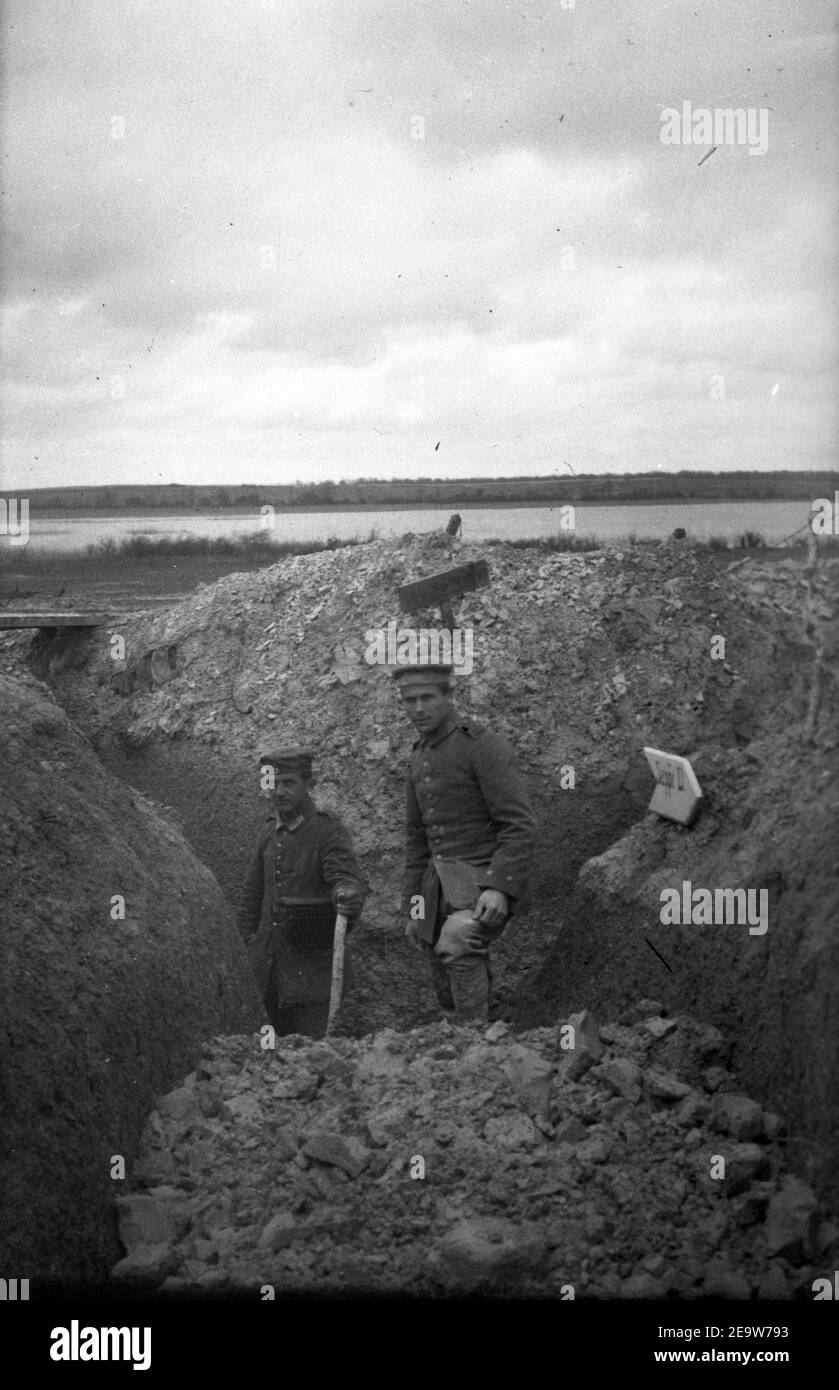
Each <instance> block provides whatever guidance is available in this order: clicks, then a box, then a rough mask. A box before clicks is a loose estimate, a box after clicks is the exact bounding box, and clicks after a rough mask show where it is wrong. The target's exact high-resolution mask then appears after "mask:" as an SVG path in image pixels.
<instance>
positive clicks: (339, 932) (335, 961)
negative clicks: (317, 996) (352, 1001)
mask: <svg viewBox="0 0 839 1390" xmlns="http://www.w3.org/2000/svg"><path fill="white" fill-rule="evenodd" d="M346 939H347V919H346V917H345V916H344V914H343V912H339V913H338V916H337V917H336V918H335V936H334V939H333V944H332V988H331V990H330V992H329V1017H328V1018H327V1021H326V1032H327V1035H328V1034H329V1033H331V1032H332V1029H333V1026H334V1024H335V1020H336V1018H337V1017H338V1010H339V1009H340V1007H341V995H342V994H343V991H344V945H345V942H346Z"/></svg>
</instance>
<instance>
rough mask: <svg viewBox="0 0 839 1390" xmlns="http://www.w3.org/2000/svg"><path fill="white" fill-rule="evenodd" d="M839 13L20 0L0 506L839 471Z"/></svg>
mask: <svg viewBox="0 0 839 1390" xmlns="http://www.w3.org/2000/svg"><path fill="white" fill-rule="evenodd" d="M827 15H828V10H827V7H826V6H823V5H822V4H821V3H814V4H812V5H810V6H808V7H807V8H806V10H805V11H801V12H799V11H797V10H795V11H791V10H790V9H789V7H788V6H787V5H786V4H780V3H761V4H759V5H757V4H755V5H749V4H744V5H740V6H733V7H732V6H730V4H728V3H723V2H722V0H709V3H707V4H704V5H703V6H702V7H700V8H696V7H694V6H692V5H691V4H689V3H687V0H677V2H676V3H673V0H667V3H665V0H649V3H647V4H645V5H644V6H643V7H627V6H626V5H625V4H622V3H617V0H615V2H614V3H612V0H597V3H596V4H595V3H594V0H576V4H575V5H574V6H573V8H570V7H566V6H563V5H561V4H559V3H553V4H551V5H550V6H545V7H543V8H542V9H540V10H539V11H531V10H529V9H521V8H520V7H512V6H508V5H507V4H505V3H502V0H484V2H483V3H480V4H479V3H467V0H412V2H411V3H402V2H401V0H392V3H390V4H388V5H387V6H381V5H380V4H378V3H376V4H373V3H372V0H353V3H352V4H339V3H338V2H337V0H335V2H334V3H332V0H330V2H329V3H327V2H326V0H300V2H299V3H295V0H276V3H275V4H273V5H272V4H271V3H270V0H235V3H234V0H200V3H198V2H197V0H181V3H179V5H178V6H175V7H173V6H171V4H164V3H162V2H161V3H159V2H158V0H147V3H137V0H134V3H130V4H114V3H111V2H110V0H109V3H105V0H95V2H94V3H88V4H86V5H85V6H84V7H82V8H78V7H60V6H59V7H56V6H54V5H53V4H52V3H47V2H46V0H27V3H25V4H24V3H23V0H16V2H15V0H12V2H11V3H9V4H8V5H7V6H6V11H5V26H6V48H7V53H8V80H7V95H6V108H5V112H4V137H5V138H4V154H5V180H4V186H5V190H6V193H5V207H6V215H5V223H4V241H5V245H4V253H5V263H6V267H7V271H6V277H5V307H4V317H3V324H4V329H3V336H4V343H5V360H6V374H7V387H6V419H7V439H6V443H5V448H4V454H3V458H4V468H5V470H6V472H5V478H6V479H8V480H9V482H7V485H10V483H11V484H12V485H13V484H14V482H15V479H16V478H17V477H22V476H24V474H25V475H26V476H27V477H28V478H29V479H30V485H32V459H33V456H34V454H35V453H37V454H38V461H39V467H40V468H41V469H42V470H43V476H42V481H43V482H44V483H47V482H56V481H62V480H63V481H66V482H67V483H68V484H69V483H72V482H82V481H106V480H111V481H113V480H117V479H119V478H120V477H122V476H125V477H129V476H130V477H138V478H139V477H141V476H145V473H144V470H146V471H147V472H148V476H149V478H150V479H151V478H152V477H157V476H158V472H159V466H160V463H161V461H162V462H163V468H164V470H167V469H168V470H169V472H168V473H167V474H166V476H171V477H172V478H173V479H177V480H181V481H198V480H208V481H220V482H223V481H228V480H235V479H236V478H237V477H238V478H242V479H244V478H248V479H250V478H253V479H254V480H260V479H263V478H268V477H273V476H275V469H276V467H277V459H278V458H279V459H281V460H282V467H283V468H289V469H295V470H297V473H298V474H299V475H300V476H301V477H302V476H312V477H327V476H351V475H352V474H353V473H358V472H362V473H366V474H370V473H372V472H375V471H377V470H379V471H382V472H384V473H385V474H386V475H388V476H389V475H390V474H391V473H393V472H398V471H400V469H407V470H408V471H409V472H410V471H411V470H412V469H413V470H415V471H418V472H421V471H423V469H425V470H426V471H431V472H435V471H438V469H439V464H440V459H439V457H437V458H435V459H433V460H432V459H430V458H429V460H428V462H427V463H426V462H424V460H425V459H426V452H427V451H426V435H428V436H429V437H430V436H431V435H434V436H435V438H439V437H440V433H441V432H443V431H446V432H447V434H448V438H449V440H450V446H449V450H448V454H447V457H449V458H450V459H451V462H452V465H453V466H454V467H456V470H457V471H458V472H462V473H468V472H481V471H487V470H488V469H491V468H492V467H493V466H495V465H494V461H493V450H494V449H496V448H498V447H500V446H501V445H503V446H504V447H505V448H506V449H507V450H508V451H510V452H511V454H512V456H513V459H512V462H510V458H509V457H508V458H505V465H504V471H516V469H518V470H520V471H522V472H534V471H539V470H542V469H544V470H547V471H550V470H551V469H552V468H553V467H554V466H555V457H556V454H557V449H558V448H559V450H560V451H561V452H564V456H566V457H567V456H568V453H569V451H570V452H572V453H573V454H574V457H575V459H577V460H578V461H582V462H583V464H584V466H585V467H587V468H590V469H593V470H594V471H599V470H602V469H605V468H614V467H621V468H628V469H632V468H642V467H649V466H655V463H653V464H650V459H651V458H655V460H656V463H657V462H662V464H663V466H666V467H667V466H672V467H677V466H682V467H686V466H695V467H703V466H704V467H709V468H711V467H720V466H735V464H736V466H739V467H749V466H754V467H757V466H768V467H781V466H802V467H815V466H820V465H822V464H824V463H826V462H829V453H828V450H829V439H830V428H831V422H832V418H833V410H832V406H831V404H830V398H829V392H826V390H825V383H826V381H827V380H828V379H829V378H828V375H827V374H828V373H829V371H830V366H831V362H832V360H833V357H834V353H835V323H834V320H833V315H832V312H831V310H830V306H829V304H827V303H826V302H825V288H826V285H828V284H830V283H832V281H833V277H835V271H836V264H835V235H834V226H833V223H832V219H831V212H830V209H831V207H832V202H833V195H834V194H835V188H836V179H835V171H834V169H833V165H832V146H831V142H830V140H829V139H828V132H829V131H830V129H831V121H832V119H833V105H832V103H833V95H832V92H833V82H834V79H835V49H834V45H833V40H832V36H831V34H830V32H829V30H830V24H829V22H828V18H827ZM682 101H691V102H692V103H693V105H694V106H697V105H708V106H711V107H713V106H715V105H729V106H734V105H753V106H758V107H760V106H765V107H767V108H768V110H769V122H770V124H769V131H770V139H769V149H768V151H767V153H766V155H765V156H760V157H757V158H755V157H750V156H749V154H748V151H747V150H746V149H744V148H737V147H724V148H720V149H719V150H717V151H716V152H715V153H714V155H713V158H711V159H709V160H707V161H706V162H705V163H704V164H703V165H702V166H701V167H699V159H700V158H701V156H702V154H703V153H704V151H702V150H697V148H696V147H691V146H684V147H682V146H677V147H672V146H664V145H663V144H662V143H661V140H660V138H659V135H660V112H661V109H662V107H665V106H668V105H674V106H677V107H678V106H680V104H681V102H682ZM711 374H722V375H723V376H724V378H725V380H726V383H727V402H728V407H730V408H729V409H728V414H727V415H726V416H725V417H724V418H723V417H722V416H721V414H720V412H718V411H717V412H714V411H712V410H711V408H710V402H709V391H708V379H709V377H710V375H711ZM777 381H782V382H784V383H786V385H785V388H784V389H783V390H779V392H778V393H777V394H776V396H775V397H770V395H769V392H770V391H771V388H772V386H773V385H774V384H775V382H777ZM115 392H116V394H115ZM767 401H771V412H770V410H769V407H768V406H767ZM686 455H689V456H690V457H691V459H692V460H693V462H692V463H691V464H690V465H688V464H686V463H684V462H683V461H682V460H683V458H684V457H685V456H686ZM575 466H576V464H575ZM149 470H150V471H149Z"/></svg>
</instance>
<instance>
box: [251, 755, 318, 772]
mask: <svg viewBox="0 0 839 1390" xmlns="http://www.w3.org/2000/svg"><path fill="white" fill-rule="evenodd" d="M313 758H314V753H312V751H311V750H310V749H309V748H275V749H274V750H273V751H272V752H270V753H263V754H262V756H261V758H260V759H259V766H260V767H266V766H268V767H273V769H274V771H275V772H297V773H299V774H300V776H301V777H310V776H311V773H312V759H313Z"/></svg>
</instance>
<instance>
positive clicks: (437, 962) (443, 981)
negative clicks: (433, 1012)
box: [423, 941, 455, 1021]
mask: <svg viewBox="0 0 839 1390" xmlns="http://www.w3.org/2000/svg"><path fill="white" fill-rule="evenodd" d="M423 949H424V951H425V958H426V960H427V961H428V968H429V971H430V974H431V984H432V986H433V988H434V993H435V994H436V996H437V1003H438V1004H439V1005H440V1008H441V1009H442V1010H443V1013H444V1015H445V1017H446V1018H447V1019H449V1020H450V1021H453V1020H454V1016H455V1003H454V996H453V995H452V987H451V981H450V980H449V972H448V970H447V969H446V967H445V965H444V964H443V962H442V961H441V959H440V957H439V956H438V955H437V954H436V952H435V950H434V947H433V946H432V945H431V944H430V942H427V941H424V942H423Z"/></svg>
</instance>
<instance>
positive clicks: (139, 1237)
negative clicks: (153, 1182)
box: [117, 1192, 189, 1254]
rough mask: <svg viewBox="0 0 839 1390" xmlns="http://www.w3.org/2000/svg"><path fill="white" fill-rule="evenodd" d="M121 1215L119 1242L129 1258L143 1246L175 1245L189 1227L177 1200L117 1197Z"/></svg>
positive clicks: (147, 1194)
mask: <svg viewBox="0 0 839 1390" xmlns="http://www.w3.org/2000/svg"><path fill="white" fill-rule="evenodd" d="M117 1213H118V1218H119V1238H120V1240H121V1241H122V1243H123V1245H124V1246H125V1248H126V1250H127V1251H128V1253H129V1254H130V1253H131V1252H132V1251H133V1250H136V1249H137V1247H138V1246H139V1245H171V1244H172V1242H173V1241H176V1240H177V1239H178V1237H179V1236H180V1235H181V1234H182V1233H183V1231H185V1230H186V1228H187V1226H188V1225H189V1217H188V1216H187V1214H186V1212H184V1211H183V1210H182V1208H181V1207H180V1205H179V1203H178V1200H177V1197H175V1198H174V1199H173V1198H172V1197H168V1198H160V1197H154V1196H152V1195H151V1194H150V1193H145V1194H144V1193H140V1192H137V1193H131V1194H130V1195H128V1196H125V1197H117Z"/></svg>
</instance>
